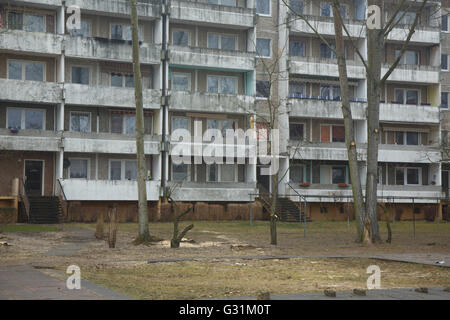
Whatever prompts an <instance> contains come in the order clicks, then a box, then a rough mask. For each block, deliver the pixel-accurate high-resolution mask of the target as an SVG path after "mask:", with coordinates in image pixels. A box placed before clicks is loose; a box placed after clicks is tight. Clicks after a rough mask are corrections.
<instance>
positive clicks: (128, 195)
mask: <svg viewBox="0 0 450 320" xmlns="http://www.w3.org/2000/svg"><path fill="white" fill-rule="evenodd" d="M60 181H61V185H62V188H63V190H64V194H65V196H66V199H67V200H68V201H108V200H114V201H137V200H138V189H137V182H136V181H127V180H116V181H112V180H85V179H66V180H60ZM160 186H161V182H160V181H147V200H148V201H156V200H158V199H159V190H160Z"/></svg>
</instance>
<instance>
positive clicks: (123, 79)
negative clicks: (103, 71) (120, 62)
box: [109, 72, 134, 89]
mask: <svg viewBox="0 0 450 320" xmlns="http://www.w3.org/2000/svg"><path fill="white" fill-rule="evenodd" d="M113 74H116V75H120V76H122V86H121V87H116V86H113V85H112V76H113ZM126 76H132V77H133V82H134V74H133V73H123V72H110V73H109V86H110V87H113V88H123V89H132V88H134V86H133V87H127V86H126V85H125V84H126V80H125V79H126Z"/></svg>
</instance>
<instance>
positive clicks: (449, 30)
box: [441, 15, 450, 33]
mask: <svg viewBox="0 0 450 320" xmlns="http://www.w3.org/2000/svg"><path fill="white" fill-rule="evenodd" d="M441 18H442V19H445V20H447V29H442V27H443V23H442V21H441V32H445V33H448V32H450V28H449V25H448V22H449V19H448V15H442V17H441Z"/></svg>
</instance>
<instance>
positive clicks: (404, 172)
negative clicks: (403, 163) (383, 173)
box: [394, 167, 423, 186]
mask: <svg viewBox="0 0 450 320" xmlns="http://www.w3.org/2000/svg"><path fill="white" fill-rule="evenodd" d="M408 169H414V170H418V178H419V179H418V180H419V183H418V184H408ZM397 170H402V171H403V184H402V186H423V181H422V168H421V167H395V171H394V172H395V185H398V184H397ZM400 186H401V185H400Z"/></svg>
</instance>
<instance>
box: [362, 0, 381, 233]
mask: <svg viewBox="0 0 450 320" xmlns="http://www.w3.org/2000/svg"><path fill="white" fill-rule="evenodd" d="M372 4H373V5H378V6H380V7H381V3H380V1H379V0H370V1H369V5H372ZM382 34H383V33H382V31H381V30H377V29H373V30H371V29H368V30H367V52H368V53H367V54H368V68H369V70H368V72H367V173H366V214H367V219H368V225H369V226H370V231H369V235H370V237H371V240H372V241H373V242H379V241H381V238H380V234H379V230H378V220H377V203H378V198H377V184H378V181H377V180H378V179H377V178H378V144H379V140H380V128H379V126H380V92H381V88H380V79H381V53H382V47H383V36H382Z"/></svg>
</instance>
